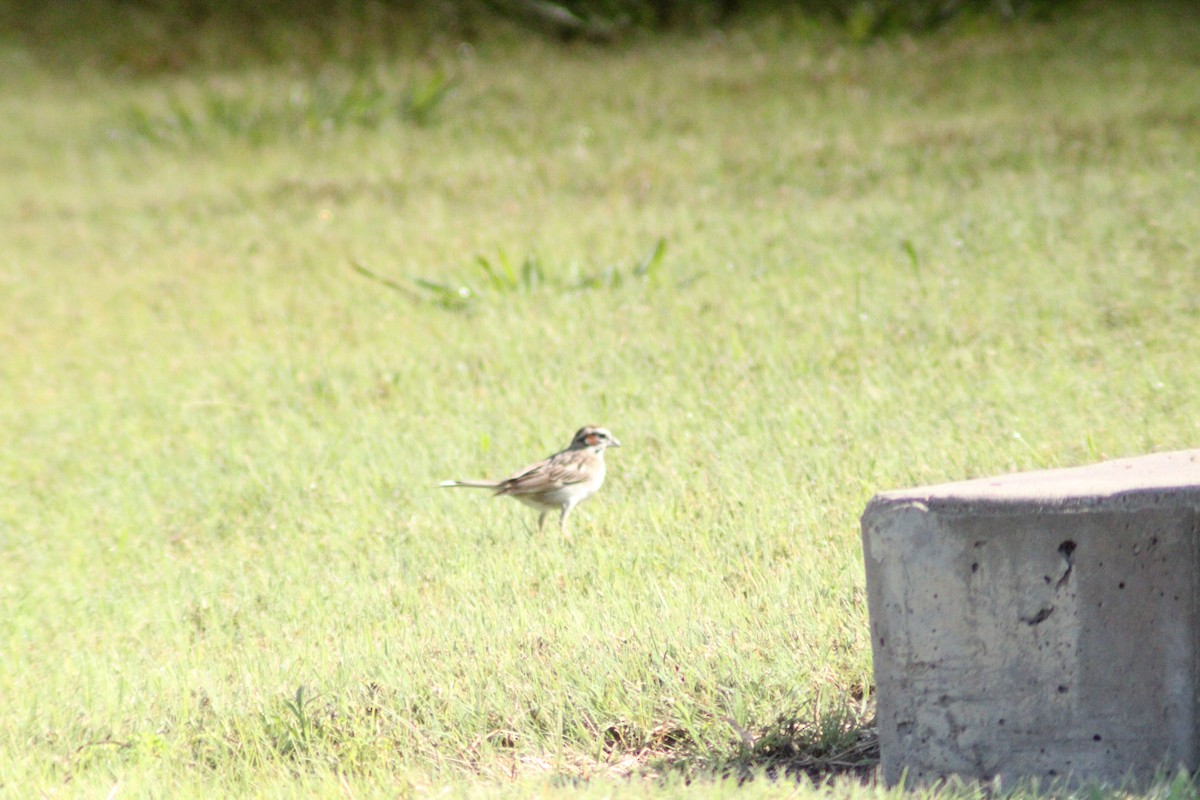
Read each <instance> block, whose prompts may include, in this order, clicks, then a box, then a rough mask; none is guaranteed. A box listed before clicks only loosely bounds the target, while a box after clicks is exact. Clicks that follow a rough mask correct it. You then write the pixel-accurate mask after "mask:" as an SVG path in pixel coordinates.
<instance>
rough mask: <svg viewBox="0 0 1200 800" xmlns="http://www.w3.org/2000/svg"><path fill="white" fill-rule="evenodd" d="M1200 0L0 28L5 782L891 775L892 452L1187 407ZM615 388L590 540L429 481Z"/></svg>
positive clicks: (587, 788)
mask: <svg viewBox="0 0 1200 800" xmlns="http://www.w3.org/2000/svg"><path fill="white" fill-rule="evenodd" d="M1198 28H1200V21H1198V20H1197V19H1196V17H1195V15H1194V14H1193V13H1191V12H1190V11H1189V10H1188V9H1187V8H1186V7H1185V5H1184V4H1182V3H1181V4H1176V5H1172V4H1144V5H1135V6H1133V7H1127V8H1124V9H1117V8H1115V7H1110V6H1107V5H1103V4H1099V3H1096V4H1086V3H1085V4H1082V5H1081V6H1079V7H1078V8H1077V9H1075V10H1073V11H1070V12H1065V13H1064V14H1063V15H1061V16H1060V17H1059V18H1057V19H1055V20H1052V21H1050V22H1047V23H1032V22H1017V23H1013V24H1011V25H1000V24H998V23H994V22H978V23H973V22H972V21H971V20H969V19H965V18H964V20H963V21H961V22H960V23H958V24H956V25H951V26H949V27H948V28H946V29H944V30H942V31H940V32H938V33H936V34H934V35H930V36H927V37H922V38H919V39H909V38H903V37H898V38H893V39H885V40H882V41H878V42H875V43H873V44H870V45H868V46H859V45H855V44H852V43H848V42H847V41H845V39H844V38H843V36H842V35H841V34H838V33H836V32H824V31H822V30H820V29H814V28H813V27H812V26H810V25H806V24H804V23H803V21H801V20H798V19H794V18H791V17H789V16H787V15H782V14H781V15H777V16H770V17H765V18H762V19H759V20H756V21H751V22H748V23H745V24H743V25H742V26H741V27H737V28H734V29H732V30H730V31H728V32H726V33H723V34H720V35H717V34H712V35H695V36H689V37H668V38H664V39H660V40H654V41H644V42H633V43H630V44H626V45H624V46H622V47H619V48H614V49H606V50H599V49H591V48H588V47H561V46H556V45H552V44H548V43H545V42H540V41H538V40H535V39H531V38H524V37H520V36H519V35H517V34H514V33H511V32H508V33H506V32H504V31H500V32H497V33H495V34H494V35H491V36H490V37H489V36H485V37H483V38H481V39H479V40H476V41H475V42H474V44H473V45H472V46H470V47H458V46H457V43H455V42H453V41H450V42H446V43H439V42H438V41H434V42H433V43H432V44H428V43H427V47H428V48H431V49H428V50H426V51H424V55H422V57H421V59H424V60H421V59H418V58H417V56H416V55H413V56H410V57H405V56H403V55H399V56H395V57H390V60H389V59H383V58H382V57H381V60H379V61H378V63H375V64H373V65H371V69H372V70H373V71H372V72H371V73H370V74H371V75H374V76H376V77H375V78H372V81H374V82H373V83H371V84H370V86H371V87H374V88H372V89H370V91H369V92H366V93H365V94H361V93H360V94H359V95H355V94H353V92H355V91H360V90H355V89H353V87H354V86H355V85H356V84H354V83H353V80H351V78H350V77H348V76H353V74H354V73H353V72H344V73H343V72H339V71H338V70H339V68H338V67H337V66H336V65H330V66H329V67H328V70H327V71H326V72H323V73H321V72H318V73H315V74H317V75H318V79H317V80H318V81H320V80H325V81H328V83H324V84H320V85H322V86H325V87H327V90H328V102H326V101H325V100H322V101H321V103H324V105H321V103H317V102H316V101H313V100H312V98H313V97H315V95H313V94H311V93H310V94H305V93H304V92H303V91H302V92H301V93H300V95H299V96H300V97H301V102H300V103H299V106H298V109H299V110H298V111H297V110H296V109H297V106H292V105H288V103H289V102H290V101H289V100H288V98H289V97H292V96H293V95H291V94H289V92H290V91H292V89H293V88H294V87H295V86H296V85H300V86H301V87H302V88H303V87H307V88H305V91H307V90H308V88H311V87H312V86H314V85H317V84H314V83H312V79H311V78H310V77H304V76H305V75H308V76H311V75H312V74H314V73H311V72H303V70H302V74H301V77H300V78H299V79H298V78H297V77H296V74H297V73H296V69H295V68H294V67H293V66H291V65H289V64H288V63H286V61H284V62H279V63H276V62H263V63H255V62H251V63H247V64H243V65H240V66H239V67H238V68H237V69H234V70H223V69H221V68H220V66H219V65H213V64H207V63H200V64H197V65H191V66H188V67H187V68H185V69H182V70H167V71H163V72H153V73H151V74H143V73H142V72H136V74H132V75H131V74H127V73H124V72H121V71H120V70H117V71H112V70H107V69H101V70H92V71H88V72H85V73H82V74H80V73H76V72H70V71H64V70H63V68H62V60H63V59H57V60H56V59H48V60H45V59H43V58H42V57H41V56H40V55H39V54H38V53H37V52H35V51H33V50H30V49H28V48H27V47H26V46H25V45H23V44H21V41H22V40H18V39H0V59H2V60H3V63H4V65H5V72H6V78H5V80H6V90H5V92H4V93H3V95H0V180H2V182H3V185H4V186H5V191H4V192H2V193H0V241H3V242H4V243H5V244H4V247H3V248H2V249H0V298H2V299H3V307H4V308H5V309H6V313H5V314H3V315H2V316H0V385H3V387H4V391H3V392H0V661H2V662H3V664H4V665H5V666H4V669H3V670H2V671H0V698H4V701H3V702H2V703H0V789H2V791H3V792H4V793H9V794H13V795H15V796H30V795H33V794H37V793H42V794H50V793H55V794H61V793H65V794H69V795H78V796H97V795H100V794H104V795H108V794H109V793H110V792H115V793H116V794H119V795H169V796H172V797H187V796H193V795H201V794H204V795H206V796H207V795H211V794H212V793H213V792H214V791H215V792H219V793H225V794H254V795H261V796H271V797H286V796H311V795H313V794H350V795H354V796H364V795H365V796H408V795H414V794H425V793H432V792H442V791H445V792H447V793H450V794H453V795H458V796H464V797H474V796H487V797H491V796H520V797H529V796H544V797H558V796H570V797H590V796H594V797H601V796H608V795H610V794H612V793H614V792H617V791H620V792H621V793H623V794H630V795H632V796H639V795H644V796H648V797H658V796H672V795H686V796H700V797H723V796H737V797H739V798H742V797H746V798H753V797H779V796H793V795H808V794H810V793H812V792H813V791H814V790H813V789H812V788H811V787H810V786H809V784H808V783H807V782H806V781H797V780H794V779H792V778H788V779H782V776H789V775H790V776H796V775H799V774H801V773H804V774H808V773H815V774H819V775H831V774H835V773H837V772H838V771H839V770H844V771H846V774H844V775H843V777H840V778H838V777H834V778H831V780H832V783H831V784H829V785H828V786H827V787H826V788H824V789H820V790H819V791H820V792H822V793H826V794H830V795H834V796H846V797H859V796H879V795H883V794H886V793H887V792H886V790H884V789H883V788H881V787H879V786H877V785H876V784H875V783H874V781H873V780H872V779H871V777H870V770H871V764H872V757H873V756H872V749H871V748H872V738H871V721H870V716H871V699H870V692H871V663H870V651H869V646H868V639H867V609H866V605H865V600H864V590H863V577H862V564H861V552H860V547H859V542H858V531H857V517H858V514H859V513H860V512H861V510H862V508H863V506H864V504H865V502H866V501H867V499H868V498H869V497H870V496H871V494H872V493H873V492H875V491H877V490H880V489H885V488H892V487H897V486H904V485H912V484H918V483H925V482H931V481H942V480H951V479H958V478H966V477H971V476H978V475H984V474H989V473H995V472H1003V471H1008V470H1016V469H1025V468H1033V467H1048V466H1062V465H1070V464H1077V463H1083V462H1088V461H1092V460H1095V459H1099V458H1105V457H1115V456H1123V455H1130V454H1136V453H1142V452H1148V451H1155V450H1170V449H1176V448H1184V447H1189V446H1194V445H1195V444H1196V443H1197V441H1198V439H1200V413H1198V412H1200V408H1198V406H1197V400H1196V395H1195V387H1196V386H1197V385H1200V358H1197V355H1198V353H1197V345H1196V340H1195V335H1194V332H1195V330H1197V324H1198V323H1200V299H1198V298H1200V250H1198V247H1197V242H1200V218H1198V217H1197V215H1196V213H1195V209H1196V208H1197V207H1200V180H1198V179H1197V175H1198V169H1200V155H1198V154H1200V124H1197V123H1198V122H1200V103H1198V101H1197V99H1196V98H1198V97H1200V62H1197V60H1196V58H1195V41H1196V40H1197V35H1198V34H1200V30H1198ZM105 36H108V37H110V38H111V34H107V33H106V34H105ZM101 38H104V37H101ZM430 53H432V55H430ZM430 59H432V62H431V61H430ZM430 63H434V64H435V66H436V69H435V68H434V67H431V66H430ZM435 75H445V76H453V84H452V85H449V86H448V88H449V89H450V91H448V92H447V93H445V94H444V96H439V97H438V99H437V101H436V102H433V103H432V104H431V105H430V107H429V111H430V114H429V115H428V116H427V117H426V118H425V119H423V120H418V119H415V118H414V117H412V115H411V114H409V113H405V112H403V111H402V109H403V108H404V98H405V97H408V98H410V101H411V99H412V98H414V97H417V96H421V97H425V96H426V95H425V94H424V93H425V92H427V91H429V88H430V87H431V86H432V84H430V83H425V81H430V80H433V78H432V77H431V76H435ZM320 76H325V77H320ZM297 80H299V84H297ZM568 87H569V88H568ZM362 91H365V90H362ZM406 93H407V94H406ZM215 97H221V98H240V99H239V100H238V101H237V102H238V103H240V104H241V105H237V106H236V107H235V108H234V109H233V113H232V114H231V115H229V118H228V119H226V118H225V117H223V116H222V115H221V114H217V113H216V112H214V111H212V108H213V106H212V103H213V102H214V101H213V100H212V98H215ZM339 97H340V98H342V100H343V101H345V102H341V101H338V98H339ZM347 97H351V98H355V97H366V98H368V100H366V101H361V102H366V103H367V106H366V107H368V108H376V109H382V108H386V109H390V110H389V111H387V113H382V112H381V113H378V114H375V113H370V114H367V113H359V111H356V110H355V109H356V108H358V109H360V110H361V106H358V105H356V103H359V102H360V101H359V100H355V101H354V102H350V101H348V100H345V98H347ZM372 97H374V98H377V100H370V98H372ZM430 97H432V95H430ZM305 98H308V99H305ZM339 102H341V104H340V105H339ZM173 104H174V106H178V107H180V108H183V109H184V110H185V112H186V116H187V118H188V119H189V120H190V122H191V124H192V126H193V127H194V129H195V130H194V133H193V134H188V135H175V134H172V135H169V136H148V135H144V133H139V131H143V132H144V131H145V130H147V129H149V130H157V129H159V128H158V127H156V126H163V125H166V126H167V127H166V128H163V129H164V130H170V125H171V124H173V123H171V120H172V119H174V120H176V121H178V120H179V119H180V117H181V114H180V113H179V112H178V111H175V112H173V111H172V110H171V109H172V107H173ZM318 106H319V108H320V113H316V112H313V109H316V108H318ZM206 109H207V110H206ZM251 109H258V110H260V111H261V112H262V115H263V116H262V119H265V120H267V122H260V123H256V122H254V121H253V119H250V120H249V121H247V119H244V117H245V116H246V114H247V113H249V111H250V110H251ZM272 109H275V110H274V111H272ZM287 109H292V111H287ZM285 112H286V113H285ZM293 112H295V113H296V114H297V116H288V114H291V113H293ZM310 113H316V116H315V117H314V118H316V119H318V120H319V119H320V117H321V115H322V114H325V115H327V116H329V115H332V116H331V118H332V119H333V120H334V123H333V124H329V125H325V124H321V123H319V121H318V123H317V124H313V125H309V124H307V123H301V122H297V120H301V121H303V119H305V116H304V115H305V114H310ZM173 115H174V116H173ZM272 115H273V116H272ZM139 120H141V121H139ZM223 120H224V121H223ZM268 123H269V124H268ZM256 124H258V125H260V126H261V127H260V133H261V135H250V129H248V128H243V129H239V128H237V127H236V126H237V125H256ZM485 265H486V266H485ZM606 276H607V277H606ZM613 276H616V277H615V278H614V277H613ZM438 287H441V288H440V289H439V288H438ZM463 287H466V288H467V289H468V295H469V297H468V298H467V299H466V301H464V302H462V303H458V302H449V301H448V298H447V297H445V296H444V295H445V292H444V291H443V290H447V291H450V292H451V293H458V290H459V289H460V288H463ZM398 289H399V290H398ZM588 422H597V423H601V424H605V425H607V426H609V427H610V428H611V429H612V430H613V432H614V434H615V435H616V436H618V437H619V438H620V439H621V441H622V442H623V443H624V445H625V446H624V447H623V448H621V449H620V450H618V451H615V452H613V453H612V454H611V457H610V460H609V464H610V472H609V483H608V484H607V485H606V486H605V488H604V490H603V491H602V492H601V494H600V495H599V496H598V497H597V498H596V499H594V500H592V501H591V502H590V503H588V504H587V505H585V506H583V507H582V508H581V510H580V511H578V512H577V513H576V514H575V515H574V518H573V525H574V526H575V530H574V536H573V538H572V539H571V540H569V541H568V540H564V539H563V538H562V537H560V536H558V535H556V534H554V533H550V532H547V533H546V534H545V535H539V534H537V533H536V532H534V530H533V525H532V518H531V516H530V514H529V513H527V512H528V509H524V508H522V507H519V506H518V505H517V504H515V503H507V502H503V501H495V502H492V501H490V500H489V499H487V498H485V497H481V496H476V495H471V496H466V495H462V494H451V493H446V492H439V491H438V490H437V489H436V484H437V483H438V481H440V480H442V479H445V478H450V477H463V478H465V477H476V476H491V475H502V474H506V473H507V471H509V470H511V469H512V468H514V467H516V466H517V465H519V464H521V463H525V462H526V461H528V460H531V459H534V458H538V457H541V456H542V455H544V454H546V453H548V452H551V451H552V450H554V449H556V448H558V447H561V446H563V445H564V444H565V442H566V440H567V439H568V438H569V436H570V434H571V432H572V431H574V430H575V429H576V428H577V427H578V426H579V425H581V424H584V423H588ZM864 772H865V773H866V777H865V778H864V777H863V774H864ZM771 776H774V777H775V778H776V779H775V780H770V779H768V778H769V777H771ZM746 778H761V779H755V780H749V781H748V782H747V781H745V780H744V779H746ZM864 781H865V782H864ZM950 791H951V792H952V793H955V794H962V795H967V796H977V795H979V794H980V793H982V792H983V791H985V790H984V789H983V788H981V787H972V786H952V787H950ZM1034 793H1037V792H1036V791H1034ZM1194 795H1195V790H1194V789H1193V788H1192V787H1191V785H1190V784H1188V783H1187V782H1186V781H1184V782H1182V783H1180V782H1170V781H1164V782H1163V783H1162V784H1161V785H1159V786H1157V787H1156V788H1154V789H1153V790H1152V791H1151V792H1150V793H1149V794H1148V796H1154V797H1158V796H1162V797H1168V796H1169V797H1177V796H1186V797H1192V796H1194Z"/></svg>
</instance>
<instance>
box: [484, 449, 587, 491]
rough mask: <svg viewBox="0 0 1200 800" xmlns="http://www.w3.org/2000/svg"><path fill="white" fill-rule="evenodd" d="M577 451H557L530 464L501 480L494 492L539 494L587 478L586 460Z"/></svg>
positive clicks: (580, 481)
mask: <svg viewBox="0 0 1200 800" xmlns="http://www.w3.org/2000/svg"><path fill="white" fill-rule="evenodd" d="M580 455H581V453H580V452H579V451H564V452H562V453H557V454H555V455H553V456H551V457H550V458H548V459H546V460H545V461H539V462H537V463H536V464H530V465H529V466H528V467H525V468H524V469H522V470H520V471H519V472H517V473H515V474H514V475H513V476H512V477H510V478H508V479H507V480H505V481H503V482H501V484H500V487H499V488H498V489H497V490H496V494H508V495H518V494H541V493H542V492H547V491H550V490H553V489H557V488H559V487H562V486H569V485H571V484H573V483H583V482H584V481H586V480H587V479H588V474H587V471H586V462H585V460H583V459H581V458H580V457H579V456H580Z"/></svg>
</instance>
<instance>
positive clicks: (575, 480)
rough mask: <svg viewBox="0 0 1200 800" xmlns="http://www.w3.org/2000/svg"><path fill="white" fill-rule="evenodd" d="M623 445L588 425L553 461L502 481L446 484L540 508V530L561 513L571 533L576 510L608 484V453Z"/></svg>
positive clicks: (562, 525)
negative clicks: (553, 514)
mask: <svg viewBox="0 0 1200 800" xmlns="http://www.w3.org/2000/svg"><path fill="white" fill-rule="evenodd" d="M620 446H621V443H620V442H618V441H617V439H616V437H615V436H613V435H612V434H611V433H609V432H608V430H607V429H606V428H601V427H598V426H595V425H585V426H584V427H582V428H580V429H579V430H578V431H576V433H575V436H574V438H572V439H571V443H570V444H569V445H567V447H566V449H565V450H560V451H559V452H557V453H555V454H554V455H552V456H550V457H549V458H546V459H543V460H542V461H539V462H537V463H536V464H530V465H529V466H527V467H524V468H522V469H519V470H517V471H516V472H514V473H513V474H512V475H511V476H509V477H507V478H505V479H504V480H501V481H442V482H441V484H439V485H440V486H442V487H444V488H467V489H491V490H492V495H493V496H495V497H498V496H500V495H507V496H508V497H512V498H515V499H516V500H519V501H520V502H522V503H524V504H525V505H527V506H532V507H533V508H536V509H537V510H538V511H540V512H541V513H540V514H539V515H538V530H539V531H540V530H541V529H542V527H543V526H544V525H545V523H546V516H547V515H548V514H549V513H550V512H551V511H558V525H559V528H560V529H561V530H562V531H563V533H564V534H566V533H567V517H569V516H570V515H571V510H572V509H574V508H575V506H577V505H579V504H580V503H582V502H583V501H584V500H587V499H588V498H589V497H591V496H592V495H594V494H595V493H596V491H597V490H598V489H599V488H600V486H601V484H603V483H604V474H605V472H606V470H605V467H604V451H605V450H606V449H608V448H609V447H620Z"/></svg>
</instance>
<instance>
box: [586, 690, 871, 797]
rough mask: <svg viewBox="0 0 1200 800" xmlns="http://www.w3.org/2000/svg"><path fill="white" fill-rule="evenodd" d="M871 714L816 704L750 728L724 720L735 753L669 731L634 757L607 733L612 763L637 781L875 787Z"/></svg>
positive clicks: (653, 738)
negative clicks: (785, 782)
mask: <svg viewBox="0 0 1200 800" xmlns="http://www.w3.org/2000/svg"><path fill="white" fill-rule="evenodd" d="M873 710H874V709H873V707H870V706H868V705H867V704H861V703H860V704H858V705H856V706H852V707H845V706H843V707H838V708H835V709H822V708H821V707H820V706H819V705H818V706H816V707H815V708H812V709H808V710H802V711H800V712H798V713H795V714H787V715H781V716H779V717H777V718H776V719H775V720H773V721H772V722H770V723H768V724H766V725H761V726H758V727H754V728H752V729H747V728H743V727H742V726H741V725H739V724H738V723H737V722H736V721H735V720H733V719H732V718H730V717H723V718H721V719H720V720H719V722H721V723H723V724H724V725H727V726H728V728H729V730H730V731H731V732H732V734H733V738H734V739H735V743H734V744H733V746H732V747H730V746H728V745H720V746H717V747H713V746H711V744H710V745H706V744H705V743H701V742H697V741H695V740H694V739H693V738H692V737H691V736H690V735H689V734H688V732H687V731H685V730H683V729H681V728H671V727H667V726H663V727H661V728H659V729H657V730H656V731H654V732H653V733H652V735H651V736H650V737H649V741H646V742H644V744H643V746H642V747H640V748H635V749H634V751H633V752H631V751H630V750H624V748H622V747H621V742H620V738H621V732H620V731H615V730H614V731H612V732H611V734H608V732H606V734H608V735H610V736H611V739H612V742H611V744H612V750H611V751H610V753H609V756H610V759H612V760H611V761H610V764H613V766H616V765H615V764H614V763H613V762H620V761H625V763H626V768H625V769H619V768H618V770H617V771H618V772H622V773H625V774H627V775H629V776H631V777H632V776H641V777H643V778H649V779H651V780H653V779H673V778H674V779H682V780H684V781H685V782H688V783H690V782H692V781H722V780H734V781H737V782H738V783H739V784H741V783H745V782H747V781H752V780H759V779H766V780H799V779H801V778H807V779H808V780H810V781H812V782H814V783H817V784H820V783H824V782H826V781H829V780H833V779H840V778H847V779H850V780H854V781H858V782H860V783H864V784H867V783H872V782H874V780H875V778H876V773H877V768H878V766H879V737H878V735H877V732H876V726H875V718H874V713H873ZM714 721H716V720H714ZM622 750H624V752H621V751H622ZM630 762H633V763H630Z"/></svg>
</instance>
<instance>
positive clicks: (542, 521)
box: [538, 511, 550, 533]
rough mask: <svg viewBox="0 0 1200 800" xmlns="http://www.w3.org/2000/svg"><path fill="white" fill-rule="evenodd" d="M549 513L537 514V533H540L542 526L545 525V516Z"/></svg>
mask: <svg viewBox="0 0 1200 800" xmlns="http://www.w3.org/2000/svg"><path fill="white" fill-rule="evenodd" d="M549 513H550V512H549V511H543V512H542V513H541V514H538V533H541V532H542V526H543V525H545V524H546V515H547V514H549Z"/></svg>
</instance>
